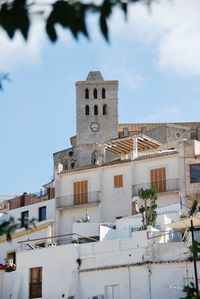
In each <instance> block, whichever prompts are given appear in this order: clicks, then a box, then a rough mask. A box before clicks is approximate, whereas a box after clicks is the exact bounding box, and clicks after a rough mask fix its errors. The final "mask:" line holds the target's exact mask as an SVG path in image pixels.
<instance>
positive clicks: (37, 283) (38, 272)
mask: <svg viewBox="0 0 200 299" xmlns="http://www.w3.org/2000/svg"><path fill="white" fill-rule="evenodd" d="M41 297H42V267H37V268H31V269H30V284H29V298H41Z"/></svg>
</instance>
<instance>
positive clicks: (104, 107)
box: [103, 104, 108, 115]
mask: <svg viewBox="0 0 200 299" xmlns="http://www.w3.org/2000/svg"><path fill="white" fill-rule="evenodd" d="M106 114H108V107H107V105H106V104H104V105H103V115H106Z"/></svg>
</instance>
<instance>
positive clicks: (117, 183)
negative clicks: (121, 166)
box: [114, 174, 123, 188]
mask: <svg viewBox="0 0 200 299" xmlns="http://www.w3.org/2000/svg"><path fill="white" fill-rule="evenodd" d="M121 187H123V175H122V174H120V175H115V176H114V188H121Z"/></svg>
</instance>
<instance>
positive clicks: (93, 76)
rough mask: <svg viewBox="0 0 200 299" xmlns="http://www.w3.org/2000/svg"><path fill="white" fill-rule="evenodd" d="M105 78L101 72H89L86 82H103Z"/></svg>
mask: <svg viewBox="0 0 200 299" xmlns="http://www.w3.org/2000/svg"><path fill="white" fill-rule="evenodd" d="M102 80H103V77H102V74H101V72H99V71H93V72H89V74H88V76H87V79H86V81H102Z"/></svg>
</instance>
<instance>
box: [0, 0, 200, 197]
mask: <svg viewBox="0 0 200 299" xmlns="http://www.w3.org/2000/svg"><path fill="white" fill-rule="evenodd" d="M199 11H200V4H199V0H177V1H160V3H159V4H156V5H154V6H152V8H151V10H150V11H148V10H147V8H146V7H144V6H142V5H133V6H132V7H131V9H130V11H129V17H128V22H124V16H123V15H122V14H121V12H119V11H117V10H116V11H115V12H114V15H113V17H112V18H111V20H110V35H111V42H110V44H107V43H106V42H105V41H104V39H103V37H102V36H101V34H100V33H99V29H98V20H97V19H96V17H95V16H90V17H88V20H87V22H88V25H89V28H90V33H91V39H90V41H88V40H86V39H84V38H83V37H80V38H79V41H78V42H76V41H74V40H73V38H72V37H71V35H70V33H68V31H63V30H61V29H60V28H58V30H59V37H60V38H59V41H58V42H57V43H56V44H52V43H50V42H49V41H48V39H47V38H46V36H45V34H44V31H43V30H42V28H43V24H42V22H41V21H40V20H37V22H34V24H33V27H32V30H31V33H30V38H29V41H28V43H24V41H23V39H22V38H21V37H20V35H16V37H15V39H14V40H13V41H9V39H8V38H7V37H6V35H5V33H4V32H1V31H0V40H1V47H0V70H4V71H9V72H10V77H11V78H12V83H11V84H10V83H5V84H4V87H5V89H4V91H3V92H1V93H0V107H1V109H0V114H1V117H0V138H1V139H0V140H1V146H0V165H1V166H0V170H1V171H0V195H17V194H21V193H22V192H24V191H26V192H35V191H38V190H39V189H40V187H41V186H42V185H43V184H45V183H47V182H48V181H49V180H51V178H52V175H53V160H52V155H53V153H54V152H56V151H59V150H62V149H64V148H66V147H68V146H69V145H70V143H69V138H70V136H73V135H75V134H76V127H75V126H76V115H75V85H74V84H75V82H76V81H78V80H85V79H86V77H87V74H88V72H89V71H90V70H100V71H101V72H102V75H103V77H104V79H108V80H115V79H117V80H119V87H120V90H119V121H120V122H123V123H128V122H178V121H181V122H182V121H199V110H200V32H199V31H200V18H199Z"/></svg>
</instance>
